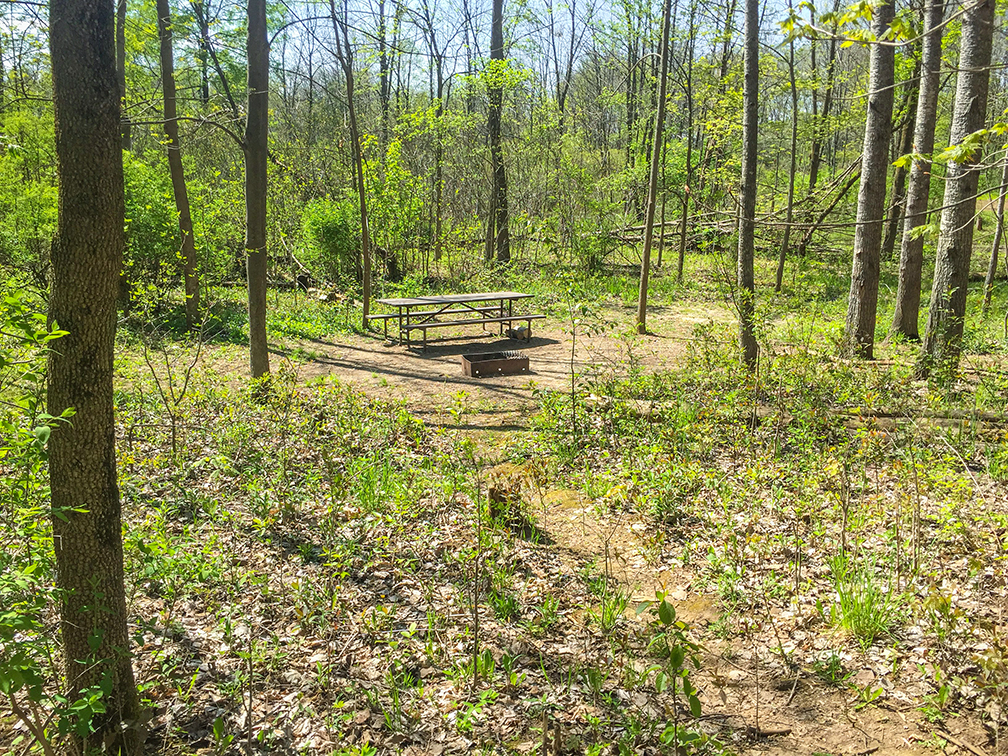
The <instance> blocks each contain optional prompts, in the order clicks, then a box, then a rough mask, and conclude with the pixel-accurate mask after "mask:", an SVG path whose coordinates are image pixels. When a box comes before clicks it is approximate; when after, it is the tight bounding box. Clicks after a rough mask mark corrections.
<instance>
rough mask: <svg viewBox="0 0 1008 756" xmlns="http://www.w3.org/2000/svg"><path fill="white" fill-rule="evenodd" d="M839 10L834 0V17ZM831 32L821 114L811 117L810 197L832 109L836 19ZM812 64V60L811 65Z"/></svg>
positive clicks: (815, 180) (817, 175) (836, 0)
mask: <svg viewBox="0 0 1008 756" xmlns="http://www.w3.org/2000/svg"><path fill="white" fill-rule="evenodd" d="M839 10H840V0H834V2H833V14H834V17H835V16H836V14H837V13H838V12H839ZM833 32H834V33H833V35H832V36H830V42H829V56H828V58H827V63H826V91H825V92H824V93H823V105H822V114H821V115H818V114H817V115H815V116H814V117H813V119H812V156H811V158H810V160H809V189H808V196H810V197H811V196H812V194H813V193H814V192H815V188H816V183H818V181H819V166H820V165H821V164H822V142H823V135H824V134H825V133H826V128H827V126H828V125H829V117H830V111H831V110H832V109H833V84H834V81H835V79H836V43H837V35H836V21H834V22H833ZM813 44H815V43H813ZM814 65H815V63H814V61H813V67H814Z"/></svg>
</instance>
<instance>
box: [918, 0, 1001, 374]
mask: <svg viewBox="0 0 1008 756" xmlns="http://www.w3.org/2000/svg"><path fill="white" fill-rule="evenodd" d="M993 37H994V0H979V2H976V3H975V4H973V5H970V6H967V8H966V10H965V16H964V17H963V24H962V37H961V41H960V46H959V76H958V79H957V81H956V98H955V109H954V111H953V113H952V132H951V134H950V135H949V143H950V144H953V145H959V144H962V143H963V141H964V140H965V139H966V138H967V137H968V136H969V135H970V134H973V133H974V132H976V131H979V130H980V129H982V128H983V127H984V123H985V121H986V118H987V93H988V87H989V84H990V62H991V45H992V41H993ZM980 152H981V148H980V147H977V148H976V149H975V150H974V151H973V153H972V154H971V155H969V156H966V157H964V158H963V160H962V162H952V161H950V162H949V164H948V171H947V173H946V180H945V199H944V201H943V202H942V208H943V209H942V215H941V226H940V230H939V234H938V250H937V253H936V255H935V273H934V281H933V284H932V286H931V303H930V306H929V307H928V317H927V325H926V326H925V328H924V342H923V344H922V345H921V352H920V357H919V358H918V360H917V374H918V375H919V376H926V375H928V374H929V373H930V372H931V370H932V369H935V368H939V367H940V368H942V369H943V370H947V371H948V372H949V373H951V372H953V371H955V370H956V369H957V368H958V366H959V356H960V353H961V351H962V333H963V320H964V319H965V316H966V291H967V284H968V283H969V268H970V257H971V255H972V253H973V216H974V212H975V211H976V190H977V183H978V182H979V179H980V167H979V161H980Z"/></svg>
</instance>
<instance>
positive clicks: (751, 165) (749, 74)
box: [737, 0, 759, 371]
mask: <svg viewBox="0 0 1008 756" xmlns="http://www.w3.org/2000/svg"><path fill="white" fill-rule="evenodd" d="M743 66H744V70H745V81H744V83H743V89H742V98H743V100H742V185H741V188H740V191H739V194H740V198H741V201H742V207H741V213H740V214H739V241H738V301H737V304H738V310H739V347H740V349H741V356H742V362H743V364H745V366H746V367H747V368H748V369H749V370H750V371H754V370H755V369H756V360H757V358H758V357H759V345H758V344H757V343H756V326H755V315H756V287H755V281H754V276H753V257H754V256H755V241H756V240H755V234H756V167H757V164H756V159H757V152H758V150H759V0H745V54H744V59H743Z"/></svg>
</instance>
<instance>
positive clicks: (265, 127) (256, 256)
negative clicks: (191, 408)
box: [245, 0, 270, 379]
mask: <svg viewBox="0 0 1008 756" xmlns="http://www.w3.org/2000/svg"><path fill="white" fill-rule="evenodd" d="M268 135H269V41H268V40H267V38H266V0H249V2H248V117H247V119H246V122H245V254H246V255H247V258H248V259H247V263H246V266H247V271H248V302H249V358H250V366H251V370H252V378H254V379H257V378H262V377H263V376H266V375H269V371H270V367H269V347H268V345H267V343H266V162H267V157H268V155H269V152H268V141H267V140H268Z"/></svg>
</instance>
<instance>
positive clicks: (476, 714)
mask: <svg viewBox="0 0 1008 756" xmlns="http://www.w3.org/2000/svg"><path fill="white" fill-rule="evenodd" d="M496 701H497V692H496V691H493V690H484V691H483V692H482V693H480V697H479V700H478V701H476V702H471V701H463V702H462V703H461V704H460V705H459V709H458V718H457V719H456V720H455V726H456V727H458V731H459V732H462V733H467V732H472V729H473V725H474V724H476V721H477V720H479V719H481V718H482V717H483V713H484V709H486V707H487V706H492V705H493V704H494V703H495V702H496Z"/></svg>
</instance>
